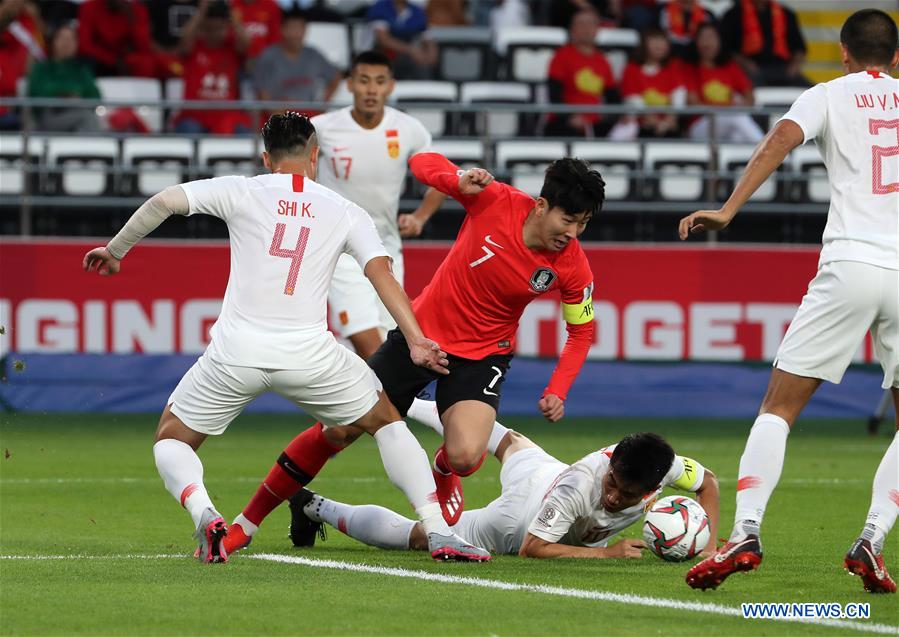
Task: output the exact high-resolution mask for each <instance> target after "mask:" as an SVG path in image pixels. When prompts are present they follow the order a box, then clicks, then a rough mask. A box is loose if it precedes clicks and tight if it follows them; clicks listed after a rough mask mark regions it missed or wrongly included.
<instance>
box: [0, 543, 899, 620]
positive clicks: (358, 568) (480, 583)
mask: <svg viewBox="0 0 899 637" xmlns="http://www.w3.org/2000/svg"><path fill="white" fill-rule="evenodd" d="M246 557H247V558H251V559H256V560H264V561H268V562H279V563H282V564H296V565H299V566H310V567H313V568H328V569H335V570H340V571H350V572H354V573H369V574H373V575H389V576H392V577H402V578H406V579H417V580H422V581H427V582H438V583H441V584H462V585H467V586H477V587H480V588H491V589H494V590H502V591H521V592H526V593H539V594H541V595H554V596H556V597H573V598H575V599H585V600H591V601H599V602H611V603H616V604H626V605H630V606H646V607H651V608H668V609H672V610H677V611H683V612H689V613H708V614H713V615H724V616H726V617H742V613H741V612H740V610H739V609H738V608H735V607H731V606H723V605H721V604H707V603H700V602H685V601H682V600H677V599H666V598H663V597H647V596H644V595H631V594H627V593H610V592H606V591H596V590H587V589H581V588H562V587H559V586H543V585H540V584H516V583H514V582H504V581H502V580H492V579H483V578H480V577H463V576H459V575H444V574H442V573H432V572H428V571H413V570H409V569H404V568H393V567H387V566H371V565H368V564H359V563H355V562H339V561H336V560H319V559H311V558H306V557H297V556H293V555H278V554H275V553H257V554H255V555H254V554H249V555H247V556H246ZM147 559H181V560H185V561H187V560H188V559H190V558H189V556H187V555H184V554H181V555H177V554H160V555H139V554H120V555H0V561H4V560H9V561H35V562H42V561H69V560H147ZM754 621H755V620H754ZM774 621H784V622H793V623H805V624H816V625H820V626H832V627H835V628H845V629H848V630H855V631H859V632H867V633H878V634H882V635H899V628H896V627H895V626H890V625H887V624H875V623H862V622H859V621H848V620H841V619H810V618H809V619H805V618H793V619H790V618H777V619H776V620H774Z"/></svg>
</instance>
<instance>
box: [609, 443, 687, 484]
mask: <svg viewBox="0 0 899 637" xmlns="http://www.w3.org/2000/svg"><path fill="white" fill-rule="evenodd" d="M673 462H674V449H672V448H671V445H669V444H668V443H667V442H666V441H665V439H664V438H662V437H661V436H660V435H658V434H653V433H639V434H630V435H628V436H625V437H624V438H623V439H622V440H621V442H619V443H618V445H617V446H616V447H615V450H614V451H613V452H612V457H611V458H610V459H609V465H610V466H611V468H612V469H613V470H614V471H615V476H616V477H617V478H618V479H619V481H620V483H621V486H625V485H633V486H636V487H638V488H639V489H640V490H641V491H642V492H643V493H649V492H650V491H652V490H653V489H655V488H656V487H658V486H659V485H660V484H661V483H662V478H664V477H665V474H666V473H668V470H669V469H671V463H673Z"/></svg>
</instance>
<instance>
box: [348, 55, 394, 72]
mask: <svg viewBox="0 0 899 637" xmlns="http://www.w3.org/2000/svg"><path fill="white" fill-rule="evenodd" d="M360 64H370V65H371V66H386V67H387V70H388V71H390V74H391V75H393V63H392V62H391V61H390V58H389V57H387V55H386V54H384V53H382V52H381V51H375V50H370V51H362V52H361V53H357V54H356V57H354V58H353V63H352V64H350V73H352V72H353V71H355V70H356V67H357V66H359V65H360Z"/></svg>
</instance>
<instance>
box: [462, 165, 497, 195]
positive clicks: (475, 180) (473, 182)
mask: <svg viewBox="0 0 899 637" xmlns="http://www.w3.org/2000/svg"><path fill="white" fill-rule="evenodd" d="M491 183H493V175H491V174H490V173H489V172H487V171H486V170H484V169H483V168H469V169H468V170H466V171H464V172H462V173H461V174H460V175H459V192H461V193H462V194H463V195H478V194H480V193H482V192H483V191H484V188H486V187H487V186H489V185H490V184H491Z"/></svg>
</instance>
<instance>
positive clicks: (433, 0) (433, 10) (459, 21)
mask: <svg viewBox="0 0 899 637" xmlns="http://www.w3.org/2000/svg"><path fill="white" fill-rule="evenodd" d="M425 18H426V19H427V22H428V26H431V27H464V26H466V25H467V24H468V17H467V16H466V15H465V0H428V4H427V7H425Z"/></svg>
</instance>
